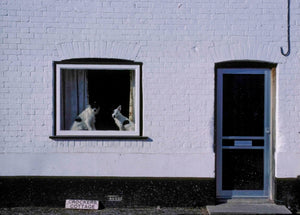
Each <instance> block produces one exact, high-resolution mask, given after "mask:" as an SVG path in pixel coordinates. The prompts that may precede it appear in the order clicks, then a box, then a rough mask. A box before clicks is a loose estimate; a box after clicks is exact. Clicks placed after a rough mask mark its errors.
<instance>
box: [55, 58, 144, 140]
mask: <svg viewBox="0 0 300 215" xmlns="http://www.w3.org/2000/svg"><path fill="white" fill-rule="evenodd" d="M54 67H55V97H56V98H55V122H54V123H55V126H54V137H75V138H76V137H79V138H80V137H87V138H88V137H96V138H99V137H112V138H113V137H124V138H126V137H141V136H142V125H141V124H142V119H141V118H142V114H141V113H142V110H141V108H142V103H141V93H142V92H141V89H142V84H141V63H130V64H79V63H59V62H58V63H55V64H54ZM63 69H78V70H79V69H83V70H97V71H99V72H101V70H114V71H116V70H120V71H123V70H124V71H128V70H131V71H134V72H135V76H134V78H135V80H134V81H135V95H136V96H135V103H134V108H135V111H134V114H135V115H134V118H135V130H134V131H119V130H93V131H90V130H83V131H74V130H62V129H61V118H60V116H61V111H62V110H61V106H62V104H61V81H62V80H61V72H62V70H63ZM100 111H101V107H100ZM112 120H113V119H112Z"/></svg>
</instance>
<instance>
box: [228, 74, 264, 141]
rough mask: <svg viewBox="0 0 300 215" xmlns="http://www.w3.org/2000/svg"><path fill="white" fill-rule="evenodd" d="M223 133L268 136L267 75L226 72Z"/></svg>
mask: <svg viewBox="0 0 300 215" xmlns="http://www.w3.org/2000/svg"><path fill="white" fill-rule="evenodd" d="M222 127H223V136H263V135H264V75H263V74H255V75H245V74H224V75H223V126H222Z"/></svg>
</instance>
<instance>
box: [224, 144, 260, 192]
mask: <svg viewBox="0 0 300 215" xmlns="http://www.w3.org/2000/svg"><path fill="white" fill-rule="evenodd" d="M263 152H264V150H263V149H255V150H250V149H223V175H222V177H223V178H222V180H223V184H222V186H223V190H263V189H264V180H263V179H264V153H263Z"/></svg>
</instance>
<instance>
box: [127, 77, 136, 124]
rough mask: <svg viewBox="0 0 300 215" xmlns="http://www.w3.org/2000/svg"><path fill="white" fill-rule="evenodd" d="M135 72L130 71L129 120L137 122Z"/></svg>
mask: <svg viewBox="0 0 300 215" xmlns="http://www.w3.org/2000/svg"><path fill="white" fill-rule="evenodd" d="M134 101H135V73H134V71H130V95H129V117H128V118H129V120H130V121H132V122H135V110H134V106H135V103H134Z"/></svg>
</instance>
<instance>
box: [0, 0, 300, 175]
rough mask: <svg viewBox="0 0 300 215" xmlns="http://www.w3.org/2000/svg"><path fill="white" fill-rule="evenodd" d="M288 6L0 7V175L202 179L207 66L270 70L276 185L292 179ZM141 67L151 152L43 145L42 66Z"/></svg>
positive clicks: (296, 126)
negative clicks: (273, 69) (109, 62)
mask: <svg viewBox="0 0 300 215" xmlns="http://www.w3.org/2000/svg"><path fill="white" fill-rule="evenodd" d="M299 11H300V3H299V2H298V1H291V55H290V56H289V57H283V56H282V55H281V54H280V47H281V46H283V47H284V49H285V50H286V47H287V43H286V27H287V26H286V1H285V0H277V1H273V0H253V1H246V0H245V1H236V0H226V1H225V0H199V1H191V0H183V1H159V0H152V1H151V0H144V1H140V0H136V1H133V0H129V1H128V0H106V1H96V0H68V1H67V0H60V1H53V0H32V1H31V0H1V1H0V17H1V19H0V26H1V28H0V47H1V48H0V61H1V63H0V64H1V65H0V84H1V87H0V114H1V120H0V175H2V176H4V175H5V176H6V175H49V176H71V175H72V176H83V175H90V176H153V177H214V176H215V173H214V165H215V163H214V162H215V161H214V160H215V155H214V151H213V144H214V102H215V98H214V96H215V94H214V93H215V89H214V86H215V74H214V64H215V63H216V62H220V61H227V60H259V61H269V62H274V63H278V67H277V97H276V103H277V112H276V153H275V158H276V164H275V169H276V177H296V176H297V175H300V169H299V166H300V142H299V136H300V134H299V131H300V85H299V82H300V72H299V71H300V63H299V62H300V60H299V59H300V52H299V48H300V23H299V20H300V12H299ZM78 57H95V58H122V59H128V60H135V61H139V62H143V63H144V64H143V85H144V89H143V91H144V98H143V103H144V110H143V111H144V125H143V126H144V135H145V136H148V137H150V138H151V141H139V140H132V141H131V140H127V141H122V140H114V141H109V140H94V141H92V140H87V141H83V140H80V141H74V140H71V141H59V140H52V139H49V136H51V135H52V129H53V87H54V86H53V68H52V62H53V61H57V60H63V59H67V58H78Z"/></svg>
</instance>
